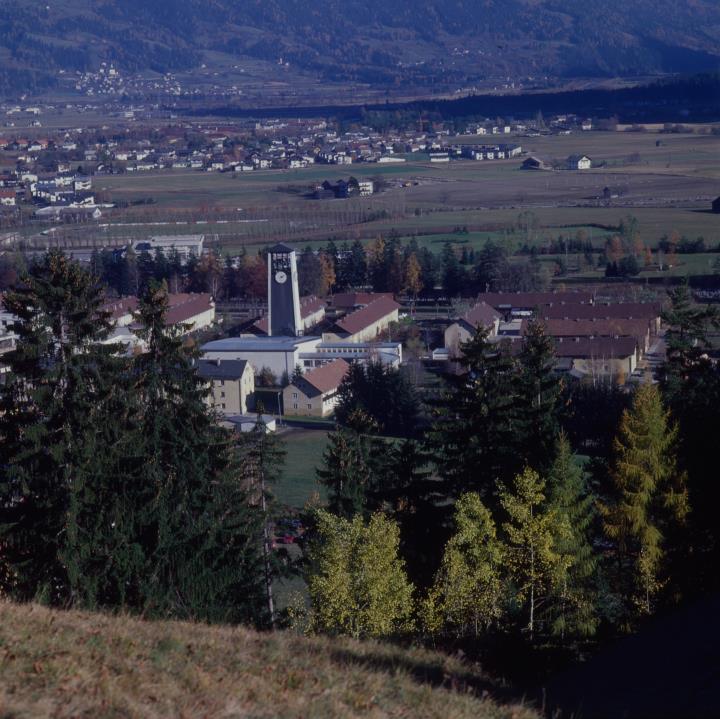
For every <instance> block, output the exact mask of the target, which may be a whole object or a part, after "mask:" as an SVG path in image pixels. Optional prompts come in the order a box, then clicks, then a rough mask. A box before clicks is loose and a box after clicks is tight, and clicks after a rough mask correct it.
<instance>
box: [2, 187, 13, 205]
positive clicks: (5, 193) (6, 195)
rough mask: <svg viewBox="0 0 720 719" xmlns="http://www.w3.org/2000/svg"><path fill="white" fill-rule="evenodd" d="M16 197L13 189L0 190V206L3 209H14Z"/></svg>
mask: <svg viewBox="0 0 720 719" xmlns="http://www.w3.org/2000/svg"><path fill="white" fill-rule="evenodd" d="M15 204H16V197H15V190H13V189H7V190H5V189H2V190H0V205H2V206H3V207H15Z"/></svg>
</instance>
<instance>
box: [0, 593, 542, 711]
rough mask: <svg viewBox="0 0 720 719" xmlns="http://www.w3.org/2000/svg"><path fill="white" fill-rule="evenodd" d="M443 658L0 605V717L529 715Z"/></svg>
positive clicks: (388, 648) (487, 683) (482, 680)
mask: <svg viewBox="0 0 720 719" xmlns="http://www.w3.org/2000/svg"><path fill="white" fill-rule="evenodd" d="M490 692H493V693H495V694H496V696H498V695H499V694H500V690H499V689H498V687H497V685H493V684H492V683H491V682H490V681H489V680H488V679H487V677H484V676H483V675H481V674H480V673H479V672H477V671H476V670H474V669H473V668H470V667H468V666H467V665H464V664H462V663H460V662H459V661H457V660H455V659H451V658H448V657H446V656H443V655H440V654H436V653H432V652H428V651H424V650H417V649H413V650H407V651H405V650H403V649H401V648H398V647H394V646H390V645H384V644H381V643H376V642H354V641H350V640H345V639H334V640H333V639H325V638H304V637H300V636H297V635H294V634H289V633H283V632H278V633H275V634H262V633H258V632H254V631H251V630H249V629H245V628H241V627H209V626H205V625H201V624H190V623H180V622H145V621H141V620H139V619H132V618H127V617H114V616H108V615H103V614H92V613H88V612H76V611H71V612H63V611H55V610H49V609H47V608H45V607H41V606H38V605H16V604H11V603H8V602H5V603H0V719H10V718H12V719H20V718H25V717H57V718H64V717H93V719H96V718H98V719H100V718H104V717H143V719H145V718H153V717H187V718H188V719H189V718H191V717H192V719H196V718H201V717H212V718H213V719H215V718H221V717H253V718H257V719H260V718H261V717H273V718H275V717H277V718H284V717H298V718H299V717H307V718H312V719H315V718H320V717H408V718H410V717H442V719H449V718H451V717H452V718H453V719H462V718H463V717H473V719H501V718H506V717H507V718H510V717H512V718H513V719H537V716H538V715H537V714H536V713H535V712H534V711H533V710H531V709H530V708H527V707H523V706H520V705H518V704H516V703H505V704H503V703H499V701H497V700H493V699H491V698H490Z"/></svg>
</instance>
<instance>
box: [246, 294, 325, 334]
mask: <svg viewBox="0 0 720 719" xmlns="http://www.w3.org/2000/svg"><path fill="white" fill-rule="evenodd" d="M324 319H325V302H324V300H322V299H320V298H319V297H315V295H310V296H309V297H303V298H302V299H301V300H300V324H301V326H302V330H303V332H307V331H308V330H310V329H312V328H313V327H315V325H319V324H320V323H321V322H322V321H323V320H324ZM253 327H254V328H255V329H256V330H257V331H258V332H261V333H262V334H264V335H266V334H267V333H268V318H267V317H263V318H262V319H259V320H258V321H257V322H256V323H255V324H254V325H253Z"/></svg>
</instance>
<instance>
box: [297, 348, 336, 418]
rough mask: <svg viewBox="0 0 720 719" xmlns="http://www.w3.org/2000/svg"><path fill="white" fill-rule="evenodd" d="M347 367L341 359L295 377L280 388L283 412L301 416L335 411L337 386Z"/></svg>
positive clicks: (319, 414)
mask: <svg viewBox="0 0 720 719" xmlns="http://www.w3.org/2000/svg"><path fill="white" fill-rule="evenodd" d="M349 369H350V365H349V364H348V363H347V362H345V360H343V359H336V360H333V361H332V362H329V363H328V364H325V365H323V366H322V367H317V368H315V369H312V370H310V371H308V372H306V373H305V374H303V375H302V376H300V377H296V378H295V379H293V381H292V382H291V383H290V384H289V385H288V386H287V387H285V389H284V390H283V408H284V414H286V415H291V416H304V417H327V416H329V415H331V414H332V413H333V412H334V411H335V407H336V405H337V402H338V388H339V387H340V383H341V382H342V381H343V378H344V377H345V375H346V374H347V371H348V370H349Z"/></svg>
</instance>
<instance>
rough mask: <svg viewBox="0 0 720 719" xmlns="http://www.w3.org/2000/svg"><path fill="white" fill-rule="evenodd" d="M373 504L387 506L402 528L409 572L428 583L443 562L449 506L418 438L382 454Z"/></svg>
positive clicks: (396, 445)
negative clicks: (441, 538)
mask: <svg viewBox="0 0 720 719" xmlns="http://www.w3.org/2000/svg"><path fill="white" fill-rule="evenodd" d="M383 456H384V457H385V459H384V460H383V461H382V462H381V464H384V465H385V466H384V467H382V466H381V467H380V470H379V471H378V474H379V475H380V476H379V478H378V479H377V481H376V482H375V484H374V489H373V492H372V495H371V506H372V507H377V508H383V509H385V510H386V511H387V512H388V513H389V514H390V515H391V516H392V517H393V518H394V519H395V521H396V522H397V523H398V525H399V527H400V548H401V552H402V556H403V557H404V558H405V560H406V562H407V567H408V573H409V574H410V577H411V578H412V580H413V582H414V583H415V584H417V585H427V584H429V583H430V582H431V581H432V575H433V573H434V571H435V568H436V567H437V565H438V562H439V561H440V553H441V551H442V546H441V543H440V542H438V536H439V532H441V531H442V530H441V527H442V525H443V524H444V521H445V518H446V515H447V512H448V510H449V509H450V507H448V506H447V504H446V503H445V502H444V497H443V494H442V485H441V483H440V482H438V481H437V478H436V477H434V476H433V473H432V469H431V467H432V457H431V456H430V454H429V453H428V451H427V448H426V447H425V446H424V444H423V443H422V442H420V441H418V440H412V439H405V440H403V441H402V442H398V443H393V444H390V445H389V446H388V447H386V448H385V451H384V453H383Z"/></svg>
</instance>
